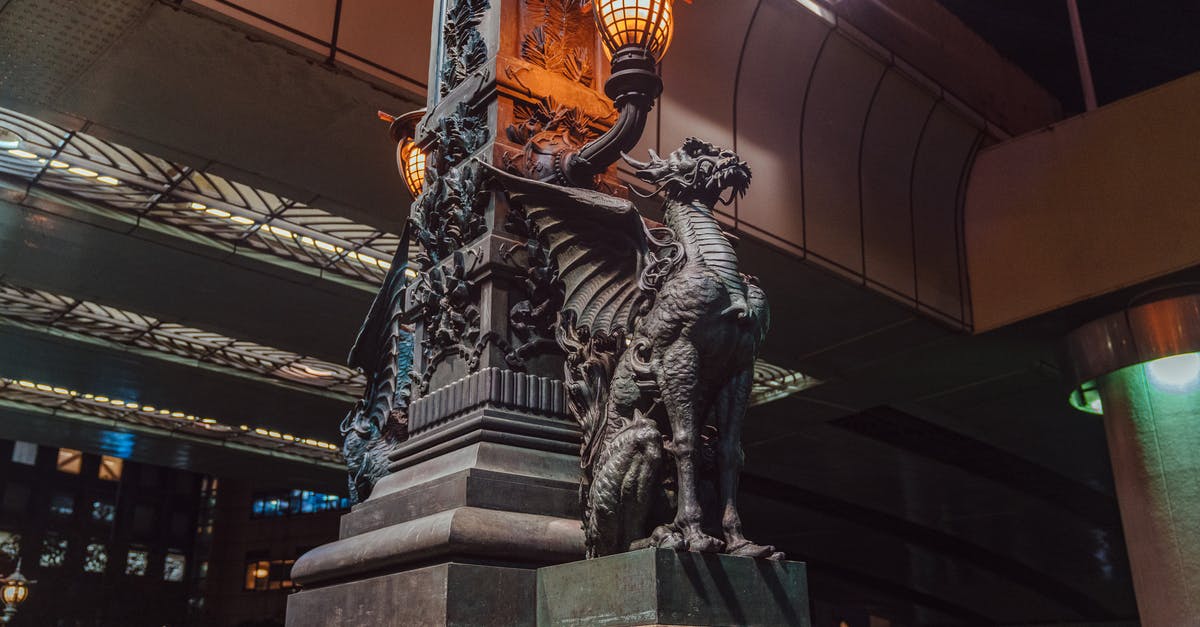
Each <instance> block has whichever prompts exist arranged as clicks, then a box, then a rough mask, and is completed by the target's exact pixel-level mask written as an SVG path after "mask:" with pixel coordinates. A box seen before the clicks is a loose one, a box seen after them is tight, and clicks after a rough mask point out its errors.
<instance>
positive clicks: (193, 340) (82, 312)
mask: <svg viewBox="0 0 1200 627" xmlns="http://www.w3.org/2000/svg"><path fill="white" fill-rule="evenodd" d="M0 316H2V317H4V318H9V319H13V320H20V321H22V322H26V323H30V324H33V325H37V326H41V327H49V328H54V329H63V330H67V331H71V332H74V333H80V334H83V335H88V336H92V337H97V338H101V339H104V340H107V341H110V342H115V343H118V344H123V345H127V346H137V347H140V348H144V349H150V350H153V351H158V352H162V353H169V354H172V355H177V356H180V357H185V358H188V359H195V360H197V361H200V362H205V363H211V364H216V365H219V366H228V367H231V368H235V369H238V370H243V371H246V372H252V373H255V374H258V375H263V376H267V377H273V378H276V379H281V380H284V381H288V382H291V383H297V384H300V385H302V386H307V387H312V388H318V389H322V390H328V391H332V392H338V393H340V394H344V395H345V397H344V398H351V399H353V398H358V397H359V396H361V395H362V392H363V389H364V387H365V385H366V380H365V379H364V378H363V376H362V375H361V374H360V373H358V371H356V370H353V369H351V368H348V367H346V366H341V365H338V364H334V363H330V362H327V361H323V360H320V359H316V358H313V357H307V356H304V355H300V354H298V353H294V352H291V351H286V350H282V349H278V348H273V347H270V346H264V345H262V344H257V343H255V342H249V341H243V340H237V339H234V338H230V337H226V336H224V335H221V334H218V333H213V332H211V331H205V330H203V329H197V328H194V327H189V326H185V325H182V324H176V323H173V322H164V321H162V320H159V319H157V318H154V317H151V316H146V315H143V314H139V313H136V312H132V311H127V310H124V309H118V308H116V307H110V306H108V305H102V304H99V303H95V302H91V301H86V300H76V299H72V298H69V297H66V296H62V295H60V294H54V293H52V292H47V291H44V290H37V289H31V288H25V287H21V286H17V285H14V284H12V283H7V282H3V281H0Z"/></svg>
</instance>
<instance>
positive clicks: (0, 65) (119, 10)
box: [0, 0, 151, 101]
mask: <svg viewBox="0 0 1200 627" xmlns="http://www.w3.org/2000/svg"><path fill="white" fill-rule="evenodd" d="M149 4H151V3H150V2H147V0H105V1H104V2H54V3H47V2H44V1H42V0H9V1H8V2H5V3H3V4H0V9H2V10H3V12H4V19H0V41H2V42H5V47H4V51H3V53H2V54H0V93H4V92H9V93H13V92H17V93H20V95H21V97H22V98H24V99H27V100H31V101H39V100H48V99H51V98H53V97H55V96H56V95H57V94H59V93H60V92H61V91H63V90H64V89H67V88H68V87H69V86H70V85H71V83H72V82H73V81H74V80H76V79H77V78H78V77H79V76H80V75H82V74H83V73H84V72H85V71H86V70H87V67H88V63H87V62H88V61H90V60H91V59H94V58H95V57H97V56H99V55H101V54H103V52H104V51H105V50H106V49H107V48H108V47H109V46H111V45H112V43H113V42H114V41H116V40H117V39H118V38H119V37H121V35H122V34H124V33H125V32H126V30H127V29H129V28H131V27H132V26H134V24H136V23H137V22H138V19H139V18H140V17H141V15H142V14H143V13H145V11H146V8H147V6H148V5H149Z"/></svg>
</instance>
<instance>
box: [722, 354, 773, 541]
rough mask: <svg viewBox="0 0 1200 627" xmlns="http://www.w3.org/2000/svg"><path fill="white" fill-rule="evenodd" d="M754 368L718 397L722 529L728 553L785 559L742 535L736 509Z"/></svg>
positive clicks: (740, 375)
mask: <svg viewBox="0 0 1200 627" xmlns="http://www.w3.org/2000/svg"><path fill="white" fill-rule="evenodd" d="M753 381H754V371H753V369H748V370H745V371H743V372H740V373H738V374H736V375H734V377H733V378H732V379H730V380H729V382H728V383H726V384H725V386H724V387H723V388H722V389H721V392H720V395H719V396H718V397H717V405H716V408H715V409H716V414H717V431H718V433H719V436H718V440H717V469H718V472H719V473H720V484H721V507H722V511H721V527H722V529H723V530H724V532H725V542H726V543H727V544H726V546H727V548H726V552H727V553H729V554H730V555H738V556H741V557H758V558H763V557H765V558H769V559H783V553H779V552H777V551H776V550H775V547H773V546H770V545H761V544H755V543H753V542H751V541H749V540H747V539H746V536H745V535H743V533H742V518H741V515H740V514H738V510H737V491H738V476H739V475H740V474H741V472H742V465H743V463H744V460H745V457H744V455H743V453H742V421H743V420H744V419H745V417H746V407H747V406H748V405H749V401H750V386H751V384H752V383H753Z"/></svg>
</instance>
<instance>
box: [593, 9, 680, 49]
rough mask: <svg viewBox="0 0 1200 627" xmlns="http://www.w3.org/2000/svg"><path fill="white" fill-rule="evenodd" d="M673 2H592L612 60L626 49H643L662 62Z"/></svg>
mask: <svg viewBox="0 0 1200 627" xmlns="http://www.w3.org/2000/svg"><path fill="white" fill-rule="evenodd" d="M671 2H672V0H594V2H593V3H592V7H593V11H594V14H595V16H596V26H597V28H598V29H599V31H600V38H601V39H602V40H603V41H604V48H605V50H606V51H607V52H608V55H609V56H610V57H611V56H612V55H613V54H615V53H616V52H617V51H618V50H620V49H621V48H624V47H625V46H640V47H642V48H645V49H646V51H647V52H648V53H650V55H651V56H653V57H654V60H655V61H661V60H662V57H663V54H665V53H666V52H667V46H669V45H671V35H672V34H673V32H674V30H675V27H674V20H673V17H672V14H671Z"/></svg>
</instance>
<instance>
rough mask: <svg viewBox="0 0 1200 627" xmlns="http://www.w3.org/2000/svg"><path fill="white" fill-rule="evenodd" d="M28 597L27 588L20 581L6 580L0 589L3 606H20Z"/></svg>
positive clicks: (23, 582)
mask: <svg viewBox="0 0 1200 627" xmlns="http://www.w3.org/2000/svg"><path fill="white" fill-rule="evenodd" d="M28 596H29V586H27V585H25V581H23V580H20V579H8V580H6V581H5V582H4V587H3V588H0V599H2V600H3V601H4V604H5V605H20V604H21V603H23V602H24V601H25V599H26V598H27V597H28Z"/></svg>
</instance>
